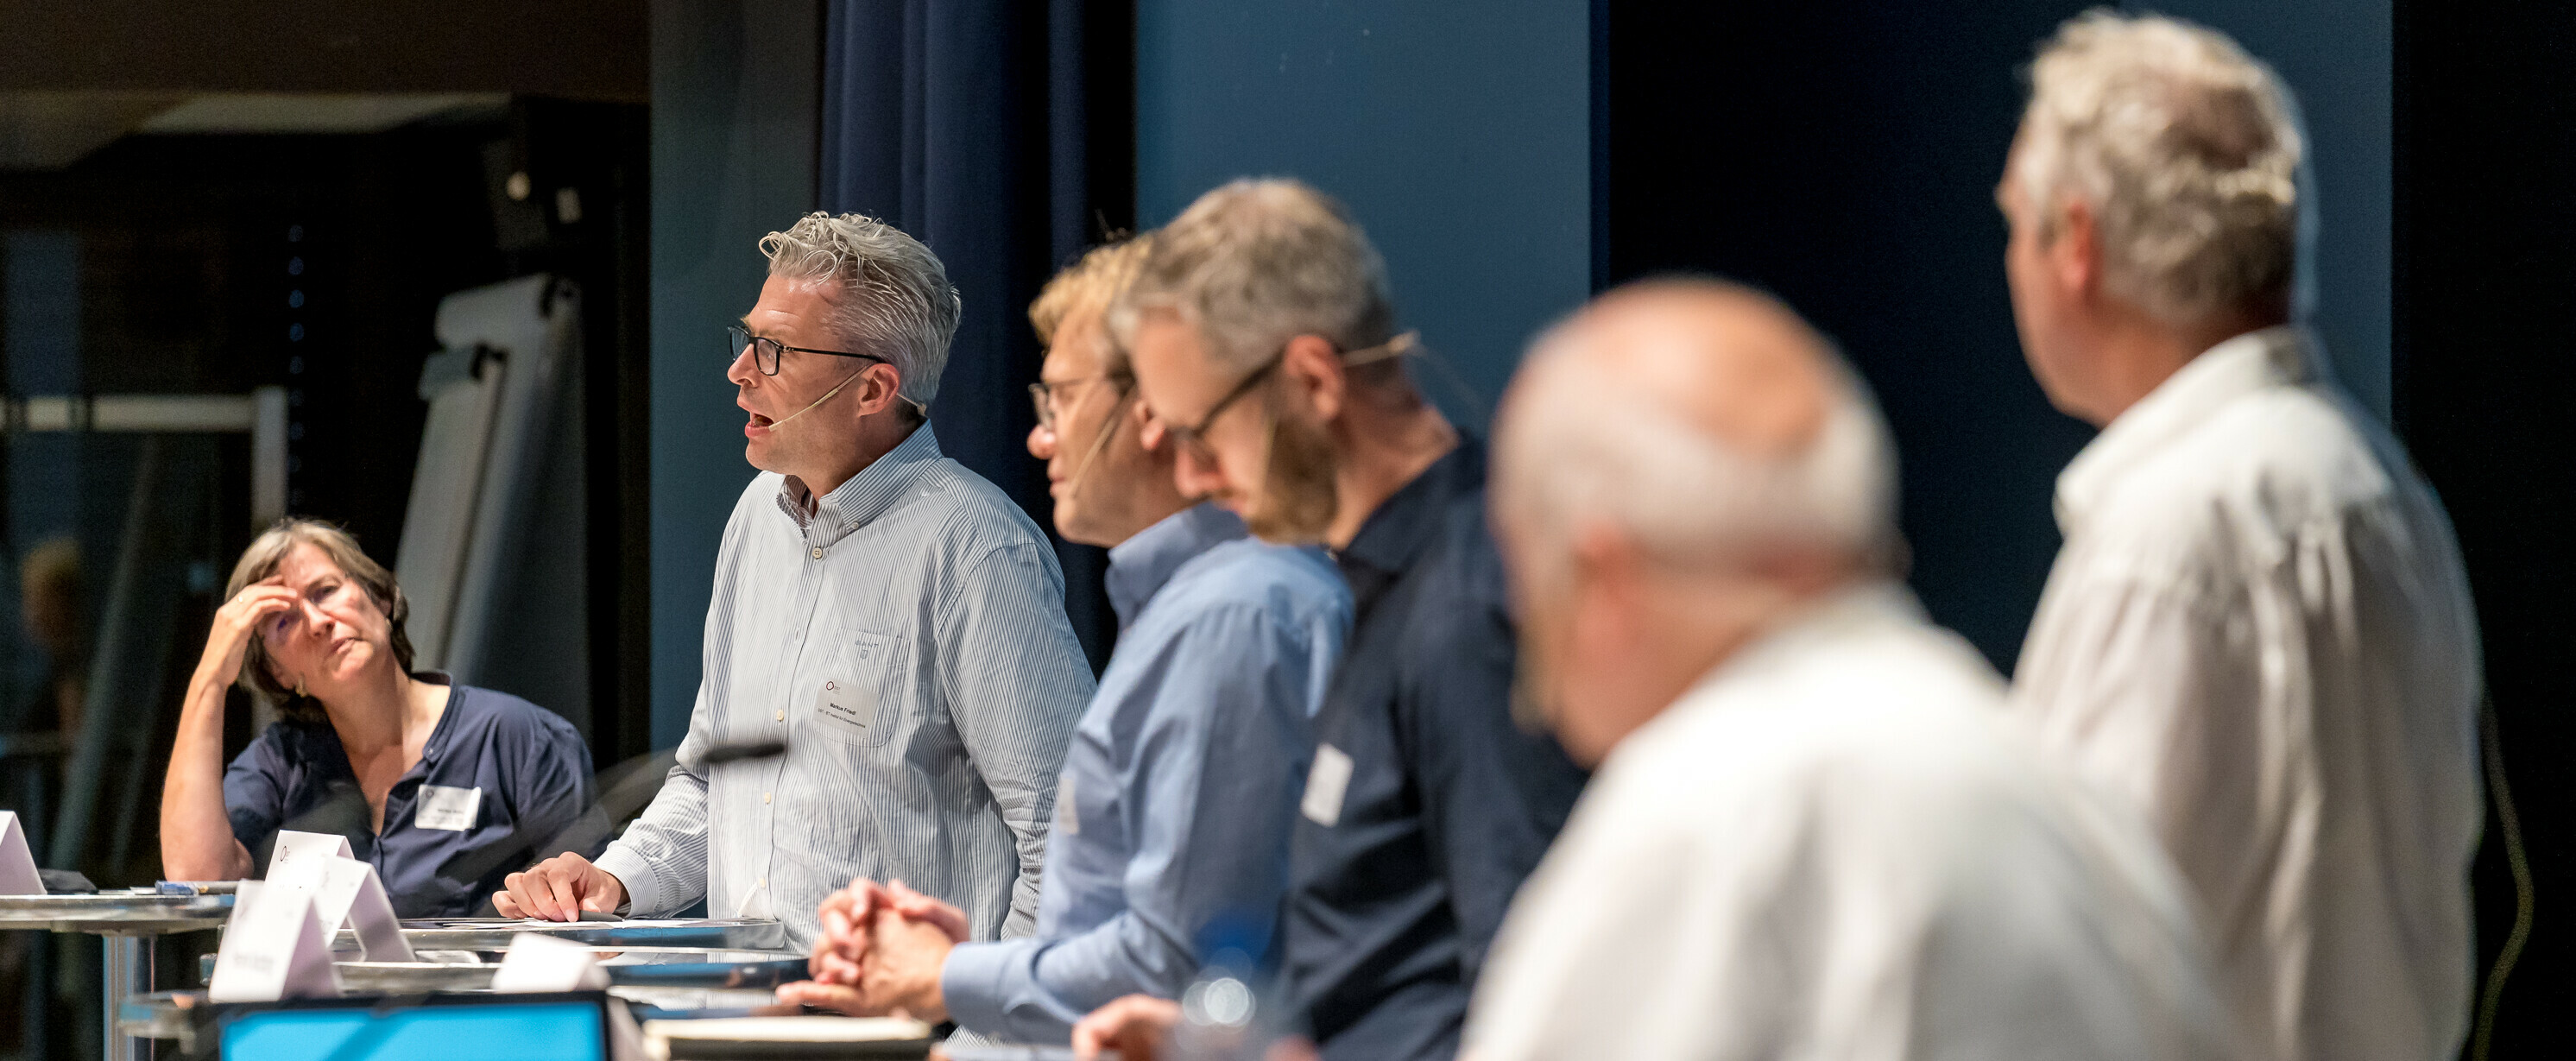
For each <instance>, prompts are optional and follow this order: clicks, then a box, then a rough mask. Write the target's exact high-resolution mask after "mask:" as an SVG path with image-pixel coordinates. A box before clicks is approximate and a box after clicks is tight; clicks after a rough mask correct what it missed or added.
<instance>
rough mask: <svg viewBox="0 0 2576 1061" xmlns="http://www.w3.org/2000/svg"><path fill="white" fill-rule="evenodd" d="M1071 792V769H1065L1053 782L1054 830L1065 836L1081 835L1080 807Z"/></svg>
mask: <svg viewBox="0 0 2576 1061" xmlns="http://www.w3.org/2000/svg"><path fill="white" fill-rule="evenodd" d="M1078 802H1079V800H1078V799H1076V797H1075V796H1074V792H1073V771H1071V770H1067V771H1065V772H1064V776H1063V777H1061V778H1059V779H1057V780H1056V784H1055V830H1056V831H1057V832H1060V833H1063V834H1065V835H1066V836H1080V835H1082V808H1081V807H1079V806H1077V805H1076V804H1077V803H1078Z"/></svg>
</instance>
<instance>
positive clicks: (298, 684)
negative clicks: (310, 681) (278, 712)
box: [295, 675, 304, 696]
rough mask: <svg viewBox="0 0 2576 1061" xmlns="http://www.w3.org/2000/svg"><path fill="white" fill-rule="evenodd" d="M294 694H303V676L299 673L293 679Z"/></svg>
mask: <svg viewBox="0 0 2576 1061" xmlns="http://www.w3.org/2000/svg"><path fill="white" fill-rule="evenodd" d="M295 695H297V696H303V695H304V679H303V677H302V676H300V675H299V676H297V678H296V679H295Z"/></svg>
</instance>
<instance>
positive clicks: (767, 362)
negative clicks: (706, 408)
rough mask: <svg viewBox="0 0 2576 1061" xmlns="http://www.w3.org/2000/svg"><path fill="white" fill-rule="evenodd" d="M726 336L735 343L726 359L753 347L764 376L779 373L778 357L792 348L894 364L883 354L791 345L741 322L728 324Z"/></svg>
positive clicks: (754, 364) (740, 354)
mask: <svg viewBox="0 0 2576 1061" xmlns="http://www.w3.org/2000/svg"><path fill="white" fill-rule="evenodd" d="M725 336H726V338H728V339H730V340H731V341H732V344H733V345H731V346H729V347H727V348H726V353H725V360H728V361H730V360H733V359H734V358H737V357H741V356H742V348H743V347H745V346H748V347H751V363H752V365H753V366H754V367H757V368H758V369H760V374H761V375H764V376H775V375H777V374H778V359H779V358H780V357H783V356H785V355H786V353H787V352H788V351H790V350H794V351H796V352H797V353H800V354H827V355H830V356H832V357H856V358H862V359H865V360H869V361H875V362H878V363H880V364H887V365H891V364H894V359H893V358H890V357H886V356H885V355H882V354H861V353H854V352H852V351H848V350H817V349H814V348H813V347H810V346H789V345H787V344H785V343H782V342H779V341H778V340H776V339H765V338H762V337H760V336H757V335H753V334H751V330H750V329H748V328H745V327H743V326H742V325H739V324H729V325H726V326H725Z"/></svg>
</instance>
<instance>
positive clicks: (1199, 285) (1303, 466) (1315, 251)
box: [1078, 180, 1584, 1061]
mask: <svg viewBox="0 0 2576 1061" xmlns="http://www.w3.org/2000/svg"><path fill="white" fill-rule="evenodd" d="M1111 321H1112V326H1113V327H1114V328H1115V329H1116V330H1117V331H1118V333H1119V335H1120V336H1121V338H1122V339H1123V340H1125V341H1126V343H1127V345H1128V348H1129V349H1130V350H1132V351H1133V353H1134V358H1135V362H1136V374H1137V383H1138V386H1139V388H1140V390H1141V391H1142V393H1143V395H1144V398H1145V401H1146V404H1147V405H1148V406H1149V407H1151V408H1152V410H1153V413H1154V417H1155V419H1156V420H1158V421H1160V422H1161V423H1162V424H1163V425H1165V428H1164V429H1165V432H1166V434H1167V435H1168V436H1169V439H1170V442H1171V444H1172V445H1174V446H1175V447H1176V448H1177V450H1178V458H1179V459H1178V461H1177V463H1176V466H1175V469H1176V472H1177V476H1178V481H1179V486H1180V489H1181V491H1182V492H1183V493H1187V494H1205V495H1207V496H1208V497H1210V498H1213V499H1214V500H1215V501H1216V502H1217V503H1218V504H1220V505H1223V506H1225V507H1226V508H1229V509H1231V510H1233V511H1235V512H1236V513H1238V514H1240V515H1241V516H1242V517H1243V519H1244V521H1245V522H1246V523H1247V524H1249V525H1250V526H1251V528H1252V531H1253V533H1255V534H1258V535H1260V536H1261V537H1263V538H1265V539H1268V540H1270V541H1274V542H1299V543H1302V542H1322V543H1324V544H1326V545H1329V546H1331V547H1332V549H1333V552H1334V558H1335V560H1336V561H1337V562H1338V563H1339V564H1340V566H1341V569H1342V574H1343V577H1344V578H1346V579H1347V580H1348V581H1349V582H1350V587H1351V594H1352V598H1353V601H1354V603H1355V604H1356V606H1357V612H1356V614H1357V617H1358V621H1357V625H1356V626H1354V627H1353V629H1352V633H1351V642H1350V647H1349V650H1348V652H1347V654H1346V655H1345V657H1344V662H1343V665H1342V670H1341V673H1340V674H1339V675H1338V676H1336V678H1335V679H1334V682H1333V687H1332V690H1331V691H1330V692H1329V693H1328V694H1327V695H1326V697H1325V701H1324V707H1323V710H1322V712H1321V713H1320V714H1319V715H1318V716H1317V718H1316V736H1317V738H1318V742H1317V744H1316V747H1315V754H1314V765H1313V767H1312V768H1311V769H1310V770H1309V771H1308V774H1307V778H1306V785H1305V790H1304V795H1303V797H1302V799H1301V801H1300V803H1299V808H1298V809H1299V820H1298V822H1297V831H1296V835H1295V838H1294V840H1293V841H1292V844H1291V848H1290V855H1289V869H1290V890H1289V895H1288V899H1287V904H1286V907H1285V910H1284V912H1283V914H1282V917H1281V924H1280V937H1281V938H1280V947H1279V950H1280V960H1281V963H1282V964H1281V968H1280V970H1279V974H1280V977H1281V980H1282V987H1283V994H1282V997H1283V999H1284V1001H1285V1004H1286V1006H1287V1007H1288V1009H1289V1010H1290V1013H1289V1014H1288V1016H1289V1019H1291V1020H1292V1021H1297V1022H1301V1023H1302V1025H1303V1030H1304V1031H1306V1033H1307V1034H1309V1035H1311V1036H1312V1037H1313V1038H1314V1040H1315V1042H1316V1044H1317V1045H1318V1047H1319V1048H1320V1049H1321V1051H1322V1054H1323V1056H1324V1057H1326V1058H1328V1059H1344V1058H1349V1059H1357V1058H1367V1059H1371V1061H1382V1059H1404V1058H1442V1059H1446V1058H1449V1057H1452V1056H1454V1055H1455V1054H1456V1053H1457V1049H1458V1034H1459V1028H1460V1024H1461V1022H1462V1020H1463V1019H1464V1016H1465V1013H1466V1008H1467V999H1468V992H1469V990H1470V989H1471V988H1472V986H1473V985H1474V983H1475V980H1476V974H1477V972H1478V970H1479V969H1480V968H1482V966H1483V964H1484V959H1485V950H1486V947H1487V945H1488V944H1489V943H1490V942H1491V940H1492V939H1493V936H1494V930H1495V928H1496V926H1498V925H1499V924H1500V923H1501V921H1502V917H1503V910H1504V908H1505V907H1506V906H1508V905H1509V904H1510V902H1511V898H1512V893H1513V891H1514V890H1515V889H1517V888H1519V887H1520V883H1521V879H1522V878H1523V877H1526V876H1527V875H1528V874H1529V872H1530V869H1531V868H1532V867H1534V866H1536V865H1537V864H1538V860H1539V858H1540V857H1541V856H1542V855H1543V854H1545V852H1546V850H1547V845H1548V842H1549V841H1550V840H1551V839H1553V838H1554V837H1555V836H1556V831H1557V829H1558V828H1559V827H1560V826H1562V825H1563V824H1564V822H1565V816H1566V814H1567V812H1568V810H1569V809H1570V808H1571V807H1572V806H1573V803H1574V799H1575V797H1576V795H1578V794H1579V793H1580V792H1581V790H1582V787H1583V780H1584V775H1583V772H1582V770H1581V769H1579V768H1577V767H1576V766H1575V765H1574V763H1573V762H1572V761H1571V760H1569V759H1568V758H1567V757H1566V755H1565V752H1564V751H1563V750H1562V749H1560V748H1558V747H1557V745H1556V742H1555V741H1554V740H1553V739H1551V738H1549V737H1547V736H1544V735H1538V734H1533V733H1529V732H1524V731H1523V730H1522V729H1520V728H1519V727H1518V726H1516V725H1514V724H1513V720H1512V712H1511V692H1512V678H1513V670H1512V668H1513V644H1512V622H1511V618H1510V615H1509V614H1508V612H1507V611H1506V608H1505V600H1504V590H1503V575H1502V564H1501V561H1500V560H1499V559H1498V558H1497V556H1496V555H1495V551H1494V543H1493V539H1492V537H1491V536H1490V535H1489V534H1488V533H1487V531H1486V528H1485V513H1484V504H1485V500H1484V495H1485V452H1484V448H1483V447H1482V446H1481V445H1479V444H1477V443H1476V442H1475V441H1473V440H1469V439H1462V438H1461V437H1460V435H1459V432H1458V431H1457V429H1456V428H1454V427H1452V426H1450V424H1449V422H1448V420H1447V419H1445V418H1444V417H1442V416H1441V415H1440V412H1439V411H1438V410H1437V409H1434V408H1432V407H1431V405H1430V404H1429V403H1427V402H1425V401H1424V400H1423V399H1422V396H1421V395H1420V394H1419V393H1418V392H1416V391H1415V389H1414V387H1413V383H1412V381H1411V379H1410V378H1409V377H1408V376H1407V375H1406V374H1405V372H1404V370H1403V367H1402V365H1401V364H1400V362H1399V360H1398V359H1399V358H1400V356H1401V355H1403V354H1404V353H1406V352H1407V351H1409V350H1411V349H1412V347H1413V342H1414V339H1413V336H1412V335H1410V334H1409V333H1408V334H1401V335H1399V334H1397V330H1396V317H1395V306H1394V304H1393V301H1392V300H1391V299H1390V298H1389V296H1388V294H1387V283H1386V275H1385V266H1384V264H1383V263H1382V262H1381V260H1380V259H1379V258H1378V254H1377V251H1376V249H1375V248H1373V247H1371V246H1370V245H1369V242H1368V239H1367V237H1366V236H1364V235H1362V234H1361V232H1360V229H1359V227H1358V226H1357V225H1355V224H1353V223H1352V221H1351V219H1350V218H1349V217H1348V215H1346V214H1345V213H1344V211H1343V209H1342V207H1341V206H1340V204H1338V203H1335V202H1334V201H1332V200H1331V199H1329V198H1327V197H1325V196H1324V195H1322V194H1321V193H1318V192H1316V191H1315V190H1314V189H1312V188H1308V187H1306V186H1304V185H1302V184H1298V183H1295V182H1293V181H1282V180H1263V181H1237V182H1235V183H1232V184H1228V185H1226V186H1224V187H1222V188H1218V189H1216V190H1215V191H1212V192H1209V193H1208V194H1206V195H1204V196H1201V197H1200V198H1199V200H1198V201H1197V202H1196V203H1193V204H1191V206H1190V208H1189V209H1188V210H1186V211H1184V212H1183V213H1182V214H1181V216H1180V217H1178V218H1176V219H1174V220H1173V221H1172V223H1171V224H1170V225H1167V226H1165V227H1164V229H1163V230H1162V232H1161V233H1160V235H1159V236H1158V237H1157V239H1156V242H1155V247H1154V253H1153V255H1152V257H1150V258H1149V259H1148V260H1147V261H1146V262H1145V266H1144V269H1143V271H1142V273H1141V275H1139V276H1138V278H1137V280H1136V282H1135V283H1134V284H1133V285H1132V286H1130V287H1129V289H1128V291H1127V293H1126V294H1125V295H1124V296H1122V297H1121V299H1120V300H1119V303H1118V305H1116V306H1115V307H1113V309H1112V311H1111ZM1122 1007H1123V1008H1121V1009H1120V1010H1118V1011H1117V1012H1125V1013H1138V1014H1141V1015H1142V1016H1141V1017H1140V1019H1145V1020H1151V1019H1152V1015H1153V1013H1154V1012H1156V1010H1155V1008H1154V1007H1150V1006H1143V1005H1137V1004H1126V1003H1122ZM1159 1012H1161V1013H1164V1014H1168V1013H1169V1010H1168V1009H1167V1008H1164V1009H1161V1010H1159ZM1078 1041H1079V1036H1078Z"/></svg>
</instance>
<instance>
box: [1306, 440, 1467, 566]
mask: <svg viewBox="0 0 2576 1061" xmlns="http://www.w3.org/2000/svg"><path fill="white" fill-rule="evenodd" d="M1484 485H1485V447H1484V444H1483V443H1480V442H1478V441H1476V440H1475V439H1473V438H1468V437H1464V436H1461V437H1460V438H1459V439H1458V448H1456V449H1453V450H1450V451H1449V452H1448V453H1446V454H1443V455H1442V456H1441V458H1440V459H1439V460H1436V461H1433V462H1431V466H1430V467H1428V468H1424V469H1423V470H1422V474H1420V475H1417V476H1414V477H1413V481H1412V482H1409V483H1406V484H1404V486H1403V487H1402V488H1401V489H1398V490H1397V491H1396V492H1395V493H1394V494H1393V495H1392V496H1389V497H1388V498H1387V499H1386V500H1385V501H1383V502H1380V503H1379V504H1378V506H1377V511H1375V512H1371V513H1369V517H1368V519H1367V520H1366V521H1364V522H1362V523H1361V524H1360V530H1359V533H1357V534H1354V535H1352V536H1351V544H1350V545H1349V546H1347V547H1345V548H1343V549H1341V550H1339V551H1338V552H1336V553H1334V555H1333V558H1334V559H1335V560H1336V561H1339V562H1340V563H1341V564H1342V566H1343V569H1344V570H1345V571H1347V570H1349V568H1350V566H1351V565H1352V564H1355V563H1356V564H1359V565H1361V566H1363V567H1367V568H1371V569H1374V570H1377V571H1381V572H1395V571H1402V570H1404V569H1405V568H1408V567H1411V566H1413V562H1414V560H1416V559H1418V558H1419V557H1421V555H1422V551H1423V550H1424V549H1426V548H1429V547H1430V545H1431V537H1432V533H1433V532H1434V531H1436V530H1438V529H1439V527H1440V514H1441V513H1442V512H1445V511H1447V510H1448V508H1449V503H1450V502H1451V501H1454V500H1456V499H1457V498H1458V497H1459V496H1461V495H1464V494H1469V493H1473V492H1475V491H1476V490H1479V489H1482V488H1483V487H1484Z"/></svg>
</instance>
